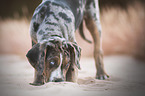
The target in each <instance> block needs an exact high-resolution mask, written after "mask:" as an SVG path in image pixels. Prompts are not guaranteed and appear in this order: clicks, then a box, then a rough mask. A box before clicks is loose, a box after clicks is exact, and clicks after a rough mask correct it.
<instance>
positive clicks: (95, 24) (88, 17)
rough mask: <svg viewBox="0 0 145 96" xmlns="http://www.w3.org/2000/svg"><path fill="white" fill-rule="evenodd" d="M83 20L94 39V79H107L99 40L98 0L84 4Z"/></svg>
mask: <svg viewBox="0 0 145 96" xmlns="http://www.w3.org/2000/svg"><path fill="white" fill-rule="evenodd" d="M84 19H85V22H86V26H87V28H88V30H89V31H90V33H91V35H92V37H93V41H94V58H95V63H96V69H97V73H96V79H101V80H102V79H107V78H108V77H109V76H108V75H107V74H106V72H105V70H104V63H103V53H102V44H101V43H102V41H101V31H102V30H101V24H100V18H99V7H98V0H93V1H89V3H88V5H87V6H86V12H85V18H84Z"/></svg>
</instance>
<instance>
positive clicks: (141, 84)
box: [0, 55, 145, 96]
mask: <svg viewBox="0 0 145 96" xmlns="http://www.w3.org/2000/svg"><path fill="white" fill-rule="evenodd" d="M104 62H105V69H106V71H107V73H108V74H109V75H110V78H109V79H108V80H96V79H94V77H95V66H94V61H93V58H82V59H81V68H82V69H81V70H80V71H79V76H78V83H70V82H63V83H47V84H45V85H43V86H39V87H36V86H31V85H29V83H30V82H32V81H33V71H34V70H33V68H32V67H31V65H30V64H29V63H28V61H27V60H25V59H21V58H20V57H19V56H14V55H0V96H145V64H144V63H143V62H141V61H138V60H135V59H133V58H132V57H129V56H109V57H105V58H104Z"/></svg>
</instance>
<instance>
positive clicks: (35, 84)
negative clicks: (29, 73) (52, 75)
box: [29, 83, 44, 86]
mask: <svg viewBox="0 0 145 96" xmlns="http://www.w3.org/2000/svg"><path fill="white" fill-rule="evenodd" d="M29 84H30V85H33V86H41V85H44V83H29Z"/></svg>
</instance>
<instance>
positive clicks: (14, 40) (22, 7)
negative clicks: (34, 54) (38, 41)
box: [0, 0, 145, 60]
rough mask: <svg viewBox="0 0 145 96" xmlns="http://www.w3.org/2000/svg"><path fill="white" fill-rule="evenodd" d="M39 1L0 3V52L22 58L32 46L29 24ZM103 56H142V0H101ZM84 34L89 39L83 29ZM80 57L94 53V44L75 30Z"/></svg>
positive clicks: (144, 16) (144, 36)
mask: <svg viewBox="0 0 145 96" xmlns="http://www.w3.org/2000/svg"><path fill="white" fill-rule="evenodd" d="M40 2H41V0H2V1H1V2H0V54H16V55H20V56H22V57H25V54H26V53H27V51H28V50H29V49H30V48H31V39H30V36H29V24H30V20H31V17H32V14H33V12H34V10H35V8H36V7H37V6H38V4H39V3H40ZM99 4H100V15H101V16H100V17H101V24H102V36H103V50H104V55H116V54H119V55H120V54H125V55H130V56H133V57H135V58H138V59H142V60H144V59H145V0H100V2H99ZM85 35H86V36H87V38H88V39H90V40H92V38H91V36H90V34H89V32H88V30H87V29H85ZM76 39H77V42H78V44H79V45H80V46H81V48H82V56H84V57H91V56H92V55H93V44H89V43H87V42H85V41H84V40H83V39H82V38H81V37H80V35H79V33H78V32H76Z"/></svg>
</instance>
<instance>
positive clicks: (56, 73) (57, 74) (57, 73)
mask: <svg viewBox="0 0 145 96" xmlns="http://www.w3.org/2000/svg"><path fill="white" fill-rule="evenodd" d="M62 60H63V56H62V54H61V53H60V64H59V66H58V68H57V69H55V70H54V71H53V72H51V75H50V78H49V81H50V82H52V81H53V80H54V78H62V74H61V72H62V71H61V66H62Z"/></svg>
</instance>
